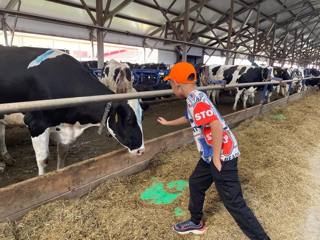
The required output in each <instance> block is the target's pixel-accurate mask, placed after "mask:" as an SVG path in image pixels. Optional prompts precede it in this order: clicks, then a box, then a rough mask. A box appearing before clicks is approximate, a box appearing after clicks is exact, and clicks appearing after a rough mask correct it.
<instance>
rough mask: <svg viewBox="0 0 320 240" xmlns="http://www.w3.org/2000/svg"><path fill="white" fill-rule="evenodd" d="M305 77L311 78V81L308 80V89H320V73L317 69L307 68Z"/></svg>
mask: <svg viewBox="0 0 320 240" xmlns="http://www.w3.org/2000/svg"><path fill="white" fill-rule="evenodd" d="M304 75H305V77H311V79H307V80H306V86H307V87H310V86H312V87H314V86H318V87H319V88H320V81H319V80H320V71H319V70H317V69H315V68H306V69H304Z"/></svg>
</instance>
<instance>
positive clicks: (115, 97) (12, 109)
mask: <svg viewBox="0 0 320 240" xmlns="http://www.w3.org/2000/svg"><path fill="white" fill-rule="evenodd" d="M308 79H318V80H319V79H320V76H319V77H308V78H303V79H295V80H283V81H281V80H280V81H279V82H275V81H270V82H252V83H241V84H228V85H224V86H221V85H220V86H217V85H212V86H204V87H198V88H197V89H198V90H219V89H220V90H221V89H225V90H227V89H234V88H240V87H253V86H266V85H279V84H283V83H292V82H299V81H304V80H308ZM170 94H173V92H172V90H158V91H146V92H136V93H122V94H110V95H97V96H86V97H75V98H59V99H48V100H37V101H28V102H15V103H4V104H0V114H10V113H17V112H30V111H39V110H50V109H57V108H68V107H75V106H80V105H84V104H89V103H98V102H113V101H119V100H129V99H138V98H148V97H161V96H167V95H170Z"/></svg>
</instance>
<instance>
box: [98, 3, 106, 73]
mask: <svg viewBox="0 0 320 240" xmlns="http://www.w3.org/2000/svg"><path fill="white" fill-rule="evenodd" d="M96 10H97V24H98V26H100V27H103V25H104V24H103V0H96ZM103 43H104V39H103V31H102V30H99V29H97V55H98V68H103V66H104V45H103Z"/></svg>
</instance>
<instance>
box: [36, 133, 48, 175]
mask: <svg viewBox="0 0 320 240" xmlns="http://www.w3.org/2000/svg"><path fill="white" fill-rule="evenodd" d="M49 137H50V131H49V128H47V129H46V130H45V131H44V132H43V133H42V134H41V135H39V136H37V137H32V138H31V140H32V146H33V149H34V152H35V155H36V160H37V165H38V174H39V175H43V174H44V173H45V171H46V167H47V165H48V158H49Z"/></svg>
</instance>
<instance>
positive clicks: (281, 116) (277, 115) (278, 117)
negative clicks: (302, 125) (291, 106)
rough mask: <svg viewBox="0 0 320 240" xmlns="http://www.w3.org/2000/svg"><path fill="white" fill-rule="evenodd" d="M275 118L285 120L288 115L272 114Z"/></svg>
mask: <svg viewBox="0 0 320 240" xmlns="http://www.w3.org/2000/svg"><path fill="white" fill-rule="evenodd" d="M271 117H272V118H273V119H274V120H278V121H283V120H286V119H287V118H286V116H285V115H283V114H281V113H279V114H275V115H272V116H271Z"/></svg>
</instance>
